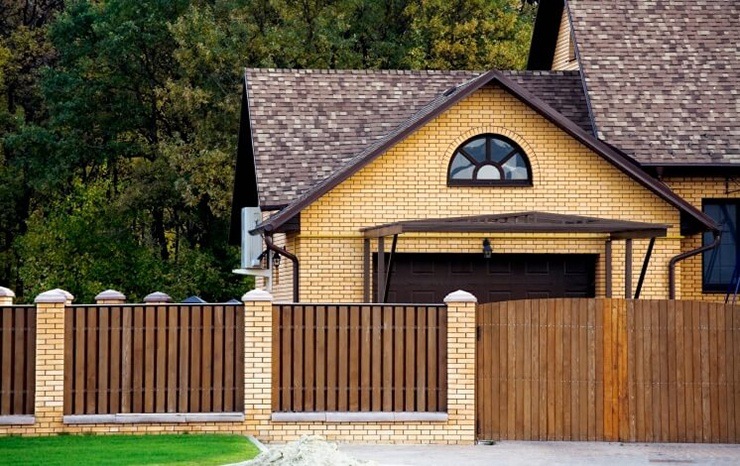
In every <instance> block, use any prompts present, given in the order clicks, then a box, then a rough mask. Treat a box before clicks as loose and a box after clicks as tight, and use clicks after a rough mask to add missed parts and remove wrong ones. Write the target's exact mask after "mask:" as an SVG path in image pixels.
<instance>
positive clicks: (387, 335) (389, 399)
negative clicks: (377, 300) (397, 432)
mask: <svg viewBox="0 0 740 466" xmlns="http://www.w3.org/2000/svg"><path fill="white" fill-rule="evenodd" d="M382 315H383V324H382V325H383V332H382V333H383V336H382V338H383V350H382V351H383V389H382V397H383V411H393V362H394V360H393V318H394V315H393V309H391V308H390V307H388V306H384V307H383V309H382Z"/></svg>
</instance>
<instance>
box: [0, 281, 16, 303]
mask: <svg viewBox="0 0 740 466" xmlns="http://www.w3.org/2000/svg"><path fill="white" fill-rule="evenodd" d="M13 298H15V293H13V290H11V289H9V288H5V287H4V286H0V306H12V305H13Z"/></svg>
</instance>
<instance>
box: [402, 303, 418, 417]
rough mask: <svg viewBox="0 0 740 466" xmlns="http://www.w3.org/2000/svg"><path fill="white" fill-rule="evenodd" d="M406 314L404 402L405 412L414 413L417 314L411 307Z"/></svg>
mask: <svg viewBox="0 0 740 466" xmlns="http://www.w3.org/2000/svg"><path fill="white" fill-rule="evenodd" d="M405 314H406V319H405V320H406V321H405V323H404V327H405V329H404V336H405V340H404V345H405V347H404V355H405V362H404V365H405V368H404V375H405V383H403V388H404V402H403V406H404V408H403V411H414V406H415V402H416V399H415V393H414V388H415V384H416V364H415V361H414V359H415V358H414V356H415V355H414V348H415V345H414V340H415V333H416V319H415V317H416V313H415V312H414V308H413V307H411V306H407V307H406V308H405Z"/></svg>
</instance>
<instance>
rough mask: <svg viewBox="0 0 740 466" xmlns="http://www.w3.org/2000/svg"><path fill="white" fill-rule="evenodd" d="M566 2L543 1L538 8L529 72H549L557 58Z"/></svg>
mask: <svg viewBox="0 0 740 466" xmlns="http://www.w3.org/2000/svg"><path fill="white" fill-rule="evenodd" d="M563 3H564V0H542V1H540V5H539V6H538V7H537V18H536V19H535V22H534V31H532V42H531V43H530V46H529V58H528V60H527V69H528V70H549V69H551V68H552V61H553V59H554V57H555V47H556V46H557V42H558V33H559V32H560V19H561V18H562V17H563V16H562V15H563V6H564V5H563Z"/></svg>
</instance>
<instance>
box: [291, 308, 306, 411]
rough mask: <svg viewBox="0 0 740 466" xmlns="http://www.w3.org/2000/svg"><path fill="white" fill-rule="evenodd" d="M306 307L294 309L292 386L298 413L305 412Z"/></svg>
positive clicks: (294, 403)
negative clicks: (304, 344)
mask: <svg viewBox="0 0 740 466" xmlns="http://www.w3.org/2000/svg"><path fill="white" fill-rule="evenodd" d="M304 310H305V306H294V307H293V355H292V356H291V358H292V360H293V367H292V374H291V376H292V384H291V395H292V398H293V407H294V409H295V410H296V411H303V410H304V409H305V407H304V406H303V377H304V375H303V358H304V356H305V348H304V346H303V336H304V328H303V314H304Z"/></svg>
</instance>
